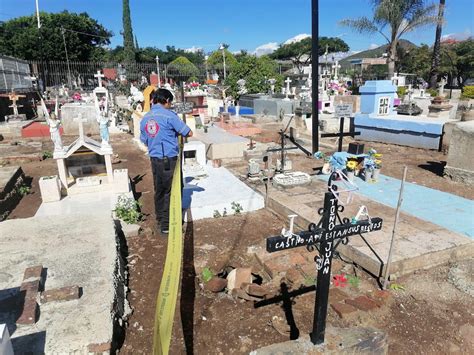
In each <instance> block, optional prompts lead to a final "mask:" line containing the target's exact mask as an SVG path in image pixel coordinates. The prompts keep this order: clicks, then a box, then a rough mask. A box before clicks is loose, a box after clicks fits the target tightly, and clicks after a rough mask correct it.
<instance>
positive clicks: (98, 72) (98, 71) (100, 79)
mask: <svg viewBox="0 0 474 355" xmlns="http://www.w3.org/2000/svg"><path fill="white" fill-rule="evenodd" d="M94 78H97V80H98V81H99V87H100V88H101V87H102V78H105V75H104V74H101V72H100V70H97V74H94Z"/></svg>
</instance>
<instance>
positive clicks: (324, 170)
mask: <svg viewBox="0 0 474 355" xmlns="http://www.w3.org/2000/svg"><path fill="white" fill-rule="evenodd" d="M321 173H322V174H324V175H329V174H331V164H329V163H324V165H323V167H322V169H321Z"/></svg>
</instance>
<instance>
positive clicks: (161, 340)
mask: <svg viewBox="0 0 474 355" xmlns="http://www.w3.org/2000/svg"><path fill="white" fill-rule="evenodd" d="M182 251H183V226H182V210H181V159H178V161H177V162H176V167H175V169H174V173H173V183H172V186H171V198H170V224H169V235H168V249H167V251H166V261H165V268H164V270H163V276H162V278H161V284H160V291H159V292H158V297H157V301H156V312H155V330H154V335H153V354H155V355H161V354H164V355H167V354H168V352H169V348H170V343H171V333H172V330H173V320H174V313H175V309H176V299H177V298H178V286H179V280H180V272H181V258H182V255H183V252H182Z"/></svg>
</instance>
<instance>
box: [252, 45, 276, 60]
mask: <svg viewBox="0 0 474 355" xmlns="http://www.w3.org/2000/svg"><path fill="white" fill-rule="evenodd" d="M277 49H278V43H277V42H270V43H265V44H262V45H261V46H258V47H257V48H255V51H254V52H253V54H255V55H256V56H257V57H260V56H262V55H265V54H270V53H273V52H274V51H276V50H277Z"/></svg>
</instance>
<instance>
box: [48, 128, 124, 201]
mask: <svg viewBox="0 0 474 355" xmlns="http://www.w3.org/2000/svg"><path fill="white" fill-rule="evenodd" d="M80 123H82V121H80ZM112 155H113V149H112V147H111V146H110V145H109V144H108V142H107V144H104V143H102V144H101V143H99V142H97V141H95V140H93V139H92V138H89V137H87V136H84V130H83V127H82V124H80V125H79V137H78V138H77V139H76V140H75V141H74V142H73V143H72V144H71V145H70V146H66V147H63V148H62V149H60V150H59V149H58V150H55V151H54V154H53V158H54V159H55V160H56V163H57V166H58V176H49V177H42V178H41V179H40V191H41V196H42V198H43V202H53V201H58V199H60V198H61V195H62V191H66V193H67V194H68V195H71V194H80V193H87V192H99V191H113V192H116V193H121V192H123V193H125V192H129V191H130V184H129V181H128V172H127V171H126V169H122V170H115V171H114V170H113V169H112ZM115 175H118V177H117V178H116V176H115ZM121 175H125V176H126V178H120V176H121ZM58 179H59V181H58Z"/></svg>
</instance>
